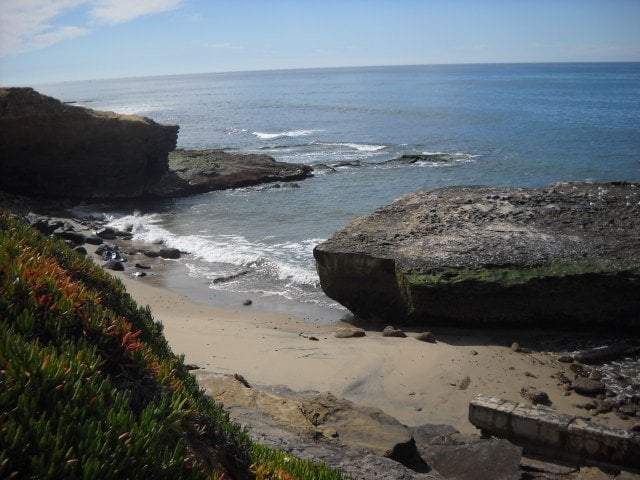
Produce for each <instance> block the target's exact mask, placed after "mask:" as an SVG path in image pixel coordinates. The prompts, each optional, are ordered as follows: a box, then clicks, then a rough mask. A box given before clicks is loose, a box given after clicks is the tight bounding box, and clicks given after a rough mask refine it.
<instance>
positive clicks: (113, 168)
mask: <svg viewBox="0 0 640 480" xmlns="http://www.w3.org/2000/svg"><path fill="white" fill-rule="evenodd" d="M177 137H178V127H177V126H175V125H160V124H158V123H156V122H154V121H153V120H151V119H149V118H146V117H141V116H139V115H120V114H117V113H113V112H100V111H95V110H91V109H88V108H82V107H77V106H72V105H67V104H64V103H62V102H60V101H58V100H56V99H54V98H51V97H47V96H45V95H41V94H39V93H38V92H36V91H34V90H33V89H31V88H3V89H0V190H4V191H6V192H11V193H14V194H22V195H37V196H41V197H61V198H75V199H90V200H96V199H103V198H108V199H114V198H135V197H162V198H166V197H177V196H183V195H190V194H194V193H202V192H208V191H212V190H222V189H228V188H237V187H246V186H250V185H256V184H260V183H266V182H291V181H294V180H302V179H304V178H307V177H310V176H312V171H313V169H312V168H311V167H310V166H308V165H300V164H292V163H285V162H277V161H275V160H274V159H273V157H270V156H268V155H255V154H246V155H244V154H236V153H228V152H224V151H222V150H175V151H174V149H175V148H176V142H177ZM170 152H171V153H170Z"/></svg>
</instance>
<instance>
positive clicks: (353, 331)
mask: <svg viewBox="0 0 640 480" xmlns="http://www.w3.org/2000/svg"><path fill="white" fill-rule="evenodd" d="M365 335H366V332H365V331H364V330H363V329H361V328H355V327H338V328H337V329H336V331H335V332H333V336H334V337H336V338H353V337H364V336H365Z"/></svg>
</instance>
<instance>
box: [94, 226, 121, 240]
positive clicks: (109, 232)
mask: <svg viewBox="0 0 640 480" xmlns="http://www.w3.org/2000/svg"><path fill="white" fill-rule="evenodd" d="M96 235H97V236H98V237H100V238H102V239H103V240H115V238H116V231H115V230H114V229H113V228H111V227H104V228H101V229H100V230H97V231H96Z"/></svg>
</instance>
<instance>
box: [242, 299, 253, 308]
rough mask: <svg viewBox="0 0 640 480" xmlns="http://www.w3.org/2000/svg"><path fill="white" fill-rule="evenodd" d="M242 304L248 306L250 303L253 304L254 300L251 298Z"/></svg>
mask: <svg viewBox="0 0 640 480" xmlns="http://www.w3.org/2000/svg"><path fill="white" fill-rule="evenodd" d="M242 305H244V306H245V307H248V306H250V305H253V302H252V301H251V300H249V299H247V300H245V301H244V302H242Z"/></svg>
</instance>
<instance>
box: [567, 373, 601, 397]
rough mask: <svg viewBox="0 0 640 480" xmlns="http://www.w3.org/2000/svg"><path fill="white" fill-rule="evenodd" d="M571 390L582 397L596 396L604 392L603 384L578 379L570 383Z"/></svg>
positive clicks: (587, 379)
mask: <svg viewBox="0 0 640 480" xmlns="http://www.w3.org/2000/svg"><path fill="white" fill-rule="evenodd" d="M571 386H572V387H573V389H574V390H575V391H576V392H577V393H580V394H582V395H596V394H599V393H603V392H604V384H603V383H602V382H601V381H599V380H591V379H589V378H584V377H578V378H576V379H575V380H573V381H572V382H571Z"/></svg>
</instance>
